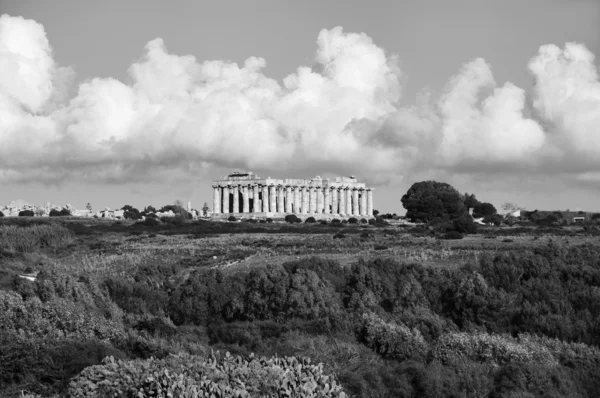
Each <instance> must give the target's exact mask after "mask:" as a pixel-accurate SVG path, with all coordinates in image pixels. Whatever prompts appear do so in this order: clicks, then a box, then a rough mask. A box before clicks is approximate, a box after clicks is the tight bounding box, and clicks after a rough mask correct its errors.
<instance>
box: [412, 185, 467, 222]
mask: <svg viewBox="0 0 600 398" xmlns="http://www.w3.org/2000/svg"><path fill="white" fill-rule="evenodd" d="M401 202H402V206H404V208H405V209H406V218H408V219H410V220H412V221H424V222H428V221H430V220H432V219H436V218H442V219H449V220H454V219H456V218H460V217H463V216H465V215H468V212H467V208H466V207H465V204H464V200H463V197H462V195H461V194H460V193H459V192H458V191H457V190H456V189H454V188H453V187H452V186H451V185H450V184H447V183H445V182H437V181H421V182H416V183H414V184H413V185H412V186H411V187H410V189H409V190H408V192H406V194H405V195H404V196H402V199H401Z"/></svg>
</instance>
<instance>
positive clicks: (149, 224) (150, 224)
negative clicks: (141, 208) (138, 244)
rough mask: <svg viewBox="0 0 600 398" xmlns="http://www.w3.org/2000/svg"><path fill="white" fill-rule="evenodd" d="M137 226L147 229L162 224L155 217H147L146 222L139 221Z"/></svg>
mask: <svg viewBox="0 0 600 398" xmlns="http://www.w3.org/2000/svg"><path fill="white" fill-rule="evenodd" d="M135 224H136V225H145V226H147V227H155V226H157V225H159V224H160V221H158V219H157V218H155V217H146V218H145V219H144V221H138V222H136V223H135Z"/></svg>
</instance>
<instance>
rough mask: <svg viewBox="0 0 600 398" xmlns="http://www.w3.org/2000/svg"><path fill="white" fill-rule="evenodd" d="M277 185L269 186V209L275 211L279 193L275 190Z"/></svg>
mask: <svg viewBox="0 0 600 398" xmlns="http://www.w3.org/2000/svg"><path fill="white" fill-rule="evenodd" d="M276 189H277V187H276V186H275V185H271V186H270V187H269V211H270V212H272V213H275V212H276V211H277V193H276V192H275V190H276Z"/></svg>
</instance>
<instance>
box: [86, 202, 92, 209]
mask: <svg viewBox="0 0 600 398" xmlns="http://www.w3.org/2000/svg"><path fill="white" fill-rule="evenodd" d="M85 209H86V210H87V211H92V205H91V204H90V203H89V202H88V204H87V205H85Z"/></svg>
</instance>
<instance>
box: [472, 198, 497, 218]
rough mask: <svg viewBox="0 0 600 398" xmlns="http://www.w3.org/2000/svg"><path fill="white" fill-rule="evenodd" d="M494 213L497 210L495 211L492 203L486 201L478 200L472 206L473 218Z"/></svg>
mask: <svg viewBox="0 0 600 398" xmlns="http://www.w3.org/2000/svg"><path fill="white" fill-rule="evenodd" d="M496 213H497V211H496V208H495V207H494V205H493V204H491V203H487V202H479V203H477V204H476V205H475V207H474V208H473V217H474V218H482V217H488V216H493V215H494V214H496Z"/></svg>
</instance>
